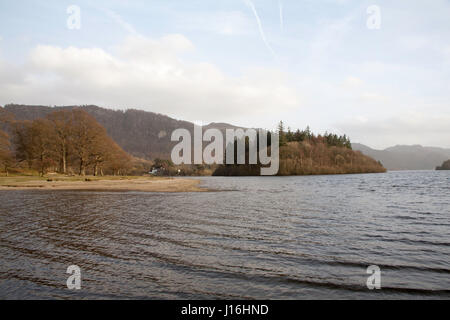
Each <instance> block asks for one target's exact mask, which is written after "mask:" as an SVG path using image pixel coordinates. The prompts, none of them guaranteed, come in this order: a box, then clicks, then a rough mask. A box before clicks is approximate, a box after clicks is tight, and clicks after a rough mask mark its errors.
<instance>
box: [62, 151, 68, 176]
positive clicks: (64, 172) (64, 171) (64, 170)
mask: <svg viewBox="0 0 450 320" xmlns="http://www.w3.org/2000/svg"><path fill="white" fill-rule="evenodd" d="M62 172H63V174H66V173H67V160H66V147H65V146H64V147H63V150H62Z"/></svg>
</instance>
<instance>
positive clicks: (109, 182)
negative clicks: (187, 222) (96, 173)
mask: <svg viewBox="0 0 450 320" xmlns="http://www.w3.org/2000/svg"><path fill="white" fill-rule="evenodd" d="M199 184H200V180H196V179H183V178H170V177H112V176H111V177H92V176H86V177H79V176H75V177H67V176H61V175H58V176H51V175H50V176H47V177H37V176H10V177H5V176H2V177H0V191H4V190H80V191H83V190H84V191H142V192H205V191H209V190H208V189H206V188H202V187H200V186H199Z"/></svg>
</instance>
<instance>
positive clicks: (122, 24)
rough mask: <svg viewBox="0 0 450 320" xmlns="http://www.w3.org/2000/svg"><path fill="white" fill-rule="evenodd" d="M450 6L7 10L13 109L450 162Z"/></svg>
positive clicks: (235, 4) (70, 4)
mask: <svg viewBox="0 0 450 320" xmlns="http://www.w3.org/2000/svg"><path fill="white" fill-rule="evenodd" d="M449 18H450V0H430V1H423V0H396V1H391V0H386V1H382V0H371V1H364V0H362V1H361V0H303V1H297V0H295V1H294V0H291V1H287V0H209V1H206V0H204V1H200V0H190V1H185V0H184V1H175V0H164V1H163V0H151V1H148V0H147V1H143V0H138V1H133V0H127V1H125V0H108V1H102V0H100V1H95V2H94V1H75V0H71V1H61V0H54V1H51V0H44V1H40V0H34V1H32V0H29V1H24V0H16V1H6V0H0V105H5V104H8V103H18V104H34V105H51V106H53V105H85V104H95V105H98V106H102V107H107V108H111V109H130V108H134V109H142V110H147V111H152V112H157V113H162V114H166V115H169V116H171V117H174V118H176V119H183V120H188V121H196V122H202V123H209V122H228V123H232V124H234V125H239V126H245V127H254V128H267V129H274V128H276V125H277V123H278V122H279V121H280V120H283V122H284V124H285V126H286V127H290V128H292V129H296V128H305V127H306V126H307V125H309V126H310V127H311V129H312V130H313V131H314V132H317V133H324V132H325V131H328V132H335V133H338V134H344V133H345V134H347V135H349V136H350V138H351V140H352V142H360V143H364V144H366V145H368V146H370V147H373V148H378V149H381V148H386V147H389V146H393V145H397V144H421V145H426V146H439V147H446V148H450V23H449V22H450V20H449Z"/></svg>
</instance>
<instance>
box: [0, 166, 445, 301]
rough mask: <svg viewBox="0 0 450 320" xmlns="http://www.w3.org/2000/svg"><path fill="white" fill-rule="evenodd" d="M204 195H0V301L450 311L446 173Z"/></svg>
mask: <svg viewBox="0 0 450 320" xmlns="http://www.w3.org/2000/svg"><path fill="white" fill-rule="evenodd" d="M203 181H204V185H205V186H208V187H211V188H216V189H225V190H227V191H221V192H206V193H178V194H162V193H143V192H123V193H119V192H80V191H77V192H74V191H56V192H55V191H53V192H49V191H0V259H1V260H0V298H3V299H5V298H8V299H11V298H26V299H32V298H38V299H43V298H94V299H103V298H132V299H153V298H162V299H172V298H178V299H185V298H186V299H197V298H198V299H200V298H207V299H215V298H237V299H240V298H256V299H265V298H269V299H309V298H351V299H353V298H363V299H364V298H402V299H415V298H450V172H449V171H439V172H433V171H409V172H389V173H386V174H368V175H341V176H308V177H242V178H241V177H239V178H236V177H230V178H225V177H223V178H222V177H207V178H205V179H203ZM73 264H75V265H78V266H80V268H81V275H82V284H81V285H82V288H81V290H78V291H71V290H68V289H67V288H66V279H67V277H68V276H69V275H68V274H66V269H67V267H68V266H69V265H73ZM369 265H378V266H379V267H380V268H381V286H382V289H381V290H373V291H372V290H368V289H367V286H366V280H367V277H368V276H369V275H368V274H366V269H367V267H368V266H369Z"/></svg>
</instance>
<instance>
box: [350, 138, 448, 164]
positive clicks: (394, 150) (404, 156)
mask: <svg viewBox="0 0 450 320" xmlns="http://www.w3.org/2000/svg"><path fill="white" fill-rule="evenodd" d="M352 148H353V149H354V150H358V151H361V152H362V153H364V154H366V155H368V156H370V157H372V158H374V159H375V160H378V161H380V162H381V163H382V164H383V166H384V167H385V168H386V169H388V170H434V169H435V168H436V166H439V165H441V164H442V162H444V161H445V160H448V159H449V158H450V149H444V148H437V147H423V146H421V145H412V146H407V145H397V146H394V147H390V148H386V149H384V150H376V149H372V148H370V147H368V146H366V145H363V144H360V143H352Z"/></svg>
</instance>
